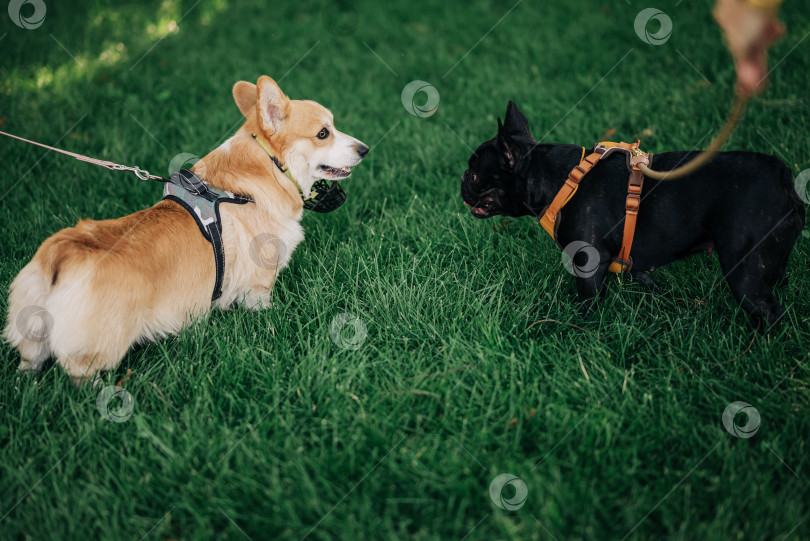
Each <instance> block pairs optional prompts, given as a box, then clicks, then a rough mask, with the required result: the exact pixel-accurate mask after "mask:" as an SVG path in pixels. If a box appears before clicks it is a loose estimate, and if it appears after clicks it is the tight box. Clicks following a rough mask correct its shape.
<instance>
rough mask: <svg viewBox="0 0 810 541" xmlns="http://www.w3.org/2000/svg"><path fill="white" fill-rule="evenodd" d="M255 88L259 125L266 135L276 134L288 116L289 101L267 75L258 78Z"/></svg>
mask: <svg viewBox="0 0 810 541" xmlns="http://www.w3.org/2000/svg"><path fill="white" fill-rule="evenodd" d="M257 86H258V89H259V94H258V95H259V103H258V107H259V124H261V127H262V128H263V129H264V130H265V131H266V132H267V133H268V134H273V133H277V132H279V131H281V129H282V128H283V127H284V119H286V118H287V116H288V115H289V114H290V99H289V98H288V97H287V96H285V95H284V92H282V91H281V89H280V88H279V86H278V85H277V84H276V82H275V81H274V80H273V79H271V78H270V77H268V76H267V75H262V76H261V77H259V82H258V85H257Z"/></svg>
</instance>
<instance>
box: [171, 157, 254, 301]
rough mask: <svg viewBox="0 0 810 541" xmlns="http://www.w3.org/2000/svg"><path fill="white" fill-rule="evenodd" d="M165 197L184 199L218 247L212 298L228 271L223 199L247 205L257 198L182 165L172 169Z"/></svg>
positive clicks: (189, 211) (209, 240) (178, 201)
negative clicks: (221, 208) (211, 181)
mask: <svg viewBox="0 0 810 541" xmlns="http://www.w3.org/2000/svg"><path fill="white" fill-rule="evenodd" d="M163 199H170V200H172V201H176V202H177V203H180V206H182V207H183V208H184V209H186V210H187V211H188V213H189V214H191V217H192V218H194V221H195V222H197V227H199V228H200V233H202V234H203V237H205V240H207V241H208V242H210V243H211V247H212V248H213V249H214V263H215V265H216V269H217V278H216V282H214V294H213V295H212V296H211V302H214V301H215V300H217V299H218V298H220V297H221V296H222V279H223V276H224V274H225V250H224V248H223V246H222V223H221V221H220V216H219V204H220V203H234V204H237V205H244V204H245V203H252V202H253V200H252V199H251V198H249V197H245V196H243V195H236V194H232V193H231V192H228V191H225V190H218V189H216V188H212V187H211V186H208V185H207V184H206V183H205V182H203V181H202V180H200V178H199V177H198V176H197V175H195V174H194V173H192V172H191V171H189V170H188V169H181V170H180V171H178V172H177V173H172V175H171V176H170V177H169V179H168V181H167V182H166V186H165V187H164V188H163Z"/></svg>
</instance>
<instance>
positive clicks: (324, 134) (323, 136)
mask: <svg viewBox="0 0 810 541" xmlns="http://www.w3.org/2000/svg"><path fill="white" fill-rule="evenodd" d="M327 137H329V130H327V129H326V128H323V129H322V130H321V131H319V132H318V139H326V138H327Z"/></svg>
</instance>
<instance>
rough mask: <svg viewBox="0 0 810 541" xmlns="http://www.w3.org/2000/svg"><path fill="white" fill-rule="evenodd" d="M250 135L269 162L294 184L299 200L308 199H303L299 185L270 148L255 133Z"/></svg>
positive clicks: (302, 192)
mask: <svg viewBox="0 0 810 541" xmlns="http://www.w3.org/2000/svg"><path fill="white" fill-rule="evenodd" d="M250 135H252V136H253V138H254V139H255V140H256V142H257V143H259V146H261V147H262V149H264V151H265V152H267V155H268V156H270V159H271V160H273V163H274V164H276V167H278V168H279V170H280V171H281V172H282V173H284V174H285V175H287V178H288V179H290V180H291V181H292V183H293V184H295V187H296V188H298V193H300V194H301V198H302V199H304V200H306V199H308V198H305V197H304V191H303V190H302V189H301V185H300V184H298V181H297V180H295V179H294V178H293V176H292V175H291V174H290V170H289V169H287V168H286V167H284V166H283V165H282V164H281V162H280V161H279V159H278V158H277V157H276V155H275V154H273V151H272V150H270V147H268V146H267V144H266V143H265V142H264V140H263V139H260V138H259V137H257V136H256V134H255V133H251V134H250Z"/></svg>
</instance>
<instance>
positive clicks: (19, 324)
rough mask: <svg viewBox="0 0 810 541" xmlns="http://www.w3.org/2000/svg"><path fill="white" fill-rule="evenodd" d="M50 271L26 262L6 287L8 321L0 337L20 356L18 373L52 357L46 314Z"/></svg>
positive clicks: (50, 324) (35, 262) (50, 322)
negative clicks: (7, 294)
mask: <svg viewBox="0 0 810 541" xmlns="http://www.w3.org/2000/svg"><path fill="white" fill-rule="evenodd" d="M51 280H52V272H50V273H49V272H46V270H45V269H43V268H42V266H41V264H40V261H38V260H37V259H34V260H33V261H31V262H30V263H28V264H27V265H26V266H25V267H23V269H22V270H21V271H20V273H19V274H18V275H17V277H16V278H15V279H14V281H13V282H12V283H11V286H10V288H9V301H8V319H7V320H6V328H5V330H4V331H3V338H4V339H5V341H6V342H8V343H9V344H10V345H12V346H13V347H15V348H17V350H18V351H19V352H20V355H21V356H22V361H21V362H20V366H19V369H20V370H38V369H39V368H40V366H41V365H42V363H43V362H45V361H46V360H47V359H48V358H49V357H50V356H51V355H52V353H53V352H52V350H51V331H52V330H53V316H52V315H51V314H50V312H49V311H48V308H47V306H48V297H49V296H50V293H51V287H52V286H51Z"/></svg>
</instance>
